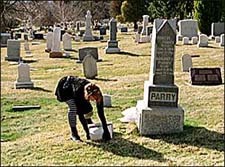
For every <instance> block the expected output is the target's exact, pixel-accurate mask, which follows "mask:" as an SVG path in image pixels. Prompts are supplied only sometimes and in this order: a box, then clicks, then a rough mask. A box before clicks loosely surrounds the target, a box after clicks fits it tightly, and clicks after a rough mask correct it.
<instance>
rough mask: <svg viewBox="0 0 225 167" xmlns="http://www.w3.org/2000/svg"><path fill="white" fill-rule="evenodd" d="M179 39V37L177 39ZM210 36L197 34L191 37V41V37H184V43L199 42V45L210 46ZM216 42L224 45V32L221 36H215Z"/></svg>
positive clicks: (221, 45)
mask: <svg viewBox="0 0 225 167" xmlns="http://www.w3.org/2000/svg"><path fill="white" fill-rule="evenodd" d="M177 41H178V39H177ZM208 41H209V38H208V36H207V35H205V34H200V35H199V37H197V36H195V37H192V38H191V41H190V40H189V37H183V39H182V44H183V45H188V44H190V43H191V44H197V46H198V47H207V46H208ZM215 42H216V43H219V46H220V47H223V46H224V34H221V35H220V37H219V36H216V37H215Z"/></svg>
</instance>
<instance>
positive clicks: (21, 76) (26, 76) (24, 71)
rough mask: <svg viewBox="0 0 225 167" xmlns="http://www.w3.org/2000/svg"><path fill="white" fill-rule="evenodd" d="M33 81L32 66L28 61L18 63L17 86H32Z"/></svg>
mask: <svg viewBox="0 0 225 167" xmlns="http://www.w3.org/2000/svg"><path fill="white" fill-rule="evenodd" d="M32 87H34V84H33V82H32V81H31V79H30V66H29V65H28V64H26V63H20V64H19V65H18V76H17V81H16V82H15V88H16V89H18V88H32Z"/></svg>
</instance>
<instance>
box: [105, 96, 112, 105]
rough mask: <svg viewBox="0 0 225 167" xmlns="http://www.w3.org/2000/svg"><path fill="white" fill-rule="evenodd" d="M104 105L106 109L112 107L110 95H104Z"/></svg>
mask: <svg viewBox="0 0 225 167" xmlns="http://www.w3.org/2000/svg"><path fill="white" fill-rule="evenodd" d="M103 104H104V107H111V106H112V103H111V96H110V95H107V94H103Z"/></svg>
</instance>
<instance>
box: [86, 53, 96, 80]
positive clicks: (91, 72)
mask: <svg viewBox="0 0 225 167" xmlns="http://www.w3.org/2000/svg"><path fill="white" fill-rule="evenodd" d="M82 63H83V72H84V76H85V77H86V78H89V79H93V78H95V77H96V76H97V75H98V69H97V63H96V60H95V58H94V57H93V56H92V55H89V54H88V55H87V56H85V58H84V60H83V62H82Z"/></svg>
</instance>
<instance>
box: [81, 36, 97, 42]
mask: <svg viewBox="0 0 225 167" xmlns="http://www.w3.org/2000/svg"><path fill="white" fill-rule="evenodd" d="M94 40H95V39H94V37H93V36H83V41H94Z"/></svg>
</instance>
